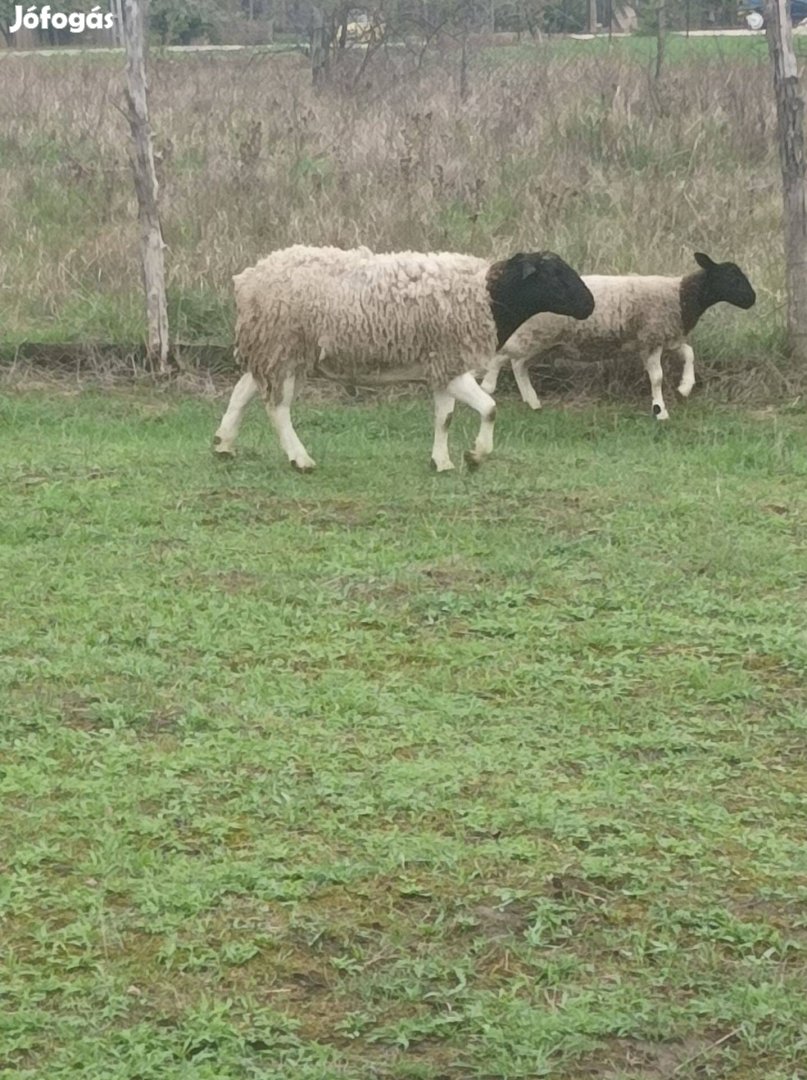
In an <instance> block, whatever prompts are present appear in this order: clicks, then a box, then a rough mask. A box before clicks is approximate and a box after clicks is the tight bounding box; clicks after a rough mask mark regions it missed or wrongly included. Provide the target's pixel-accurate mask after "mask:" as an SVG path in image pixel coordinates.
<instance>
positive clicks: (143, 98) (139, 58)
mask: <svg viewBox="0 0 807 1080" xmlns="http://www.w3.org/2000/svg"><path fill="white" fill-rule="evenodd" d="M123 26H124V30H123V36H124V43H125V45H126V84H127V85H126V90H125V96H126V106H127V115H128V119H129V127H130V128H131V132H132V145H131V147H130V150H129V157H130V160H131V163H132V172H133V173H134V183H135V192H136V193H137V216H138V221H139V222H140V252H141V257H142V261H143V285H144V288H145V291H146V317H147V320H148V344H147V353H148V359H149V362H150V363H151V365H152V366H154V365H156V368H157V371H158V372H159V373H160V374H161V375H166V374H167V373H168V370H169V369H168V309H167V305H166V299H165V263H164V260H163V248H164V246H165V245H164V244H163V235H162V229H161V228H160V215H159V208H158V205H157V194H158V190H159V189H158V184H157V173H156V171H155V169H154V149H153V146H152V140H151V125H150V124H149V111H148V83H147V81H146V54H147V51H148V0H124V19H123Z"/></svg>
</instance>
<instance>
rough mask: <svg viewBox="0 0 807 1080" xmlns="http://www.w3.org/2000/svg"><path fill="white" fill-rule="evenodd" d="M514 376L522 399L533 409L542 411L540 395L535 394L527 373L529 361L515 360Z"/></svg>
mask: <svg viewBox="0 0 807 1080" xmlns="http://www.w3.org/2000/svg"><path fill="white" fill-rule="evenodd" d="M513 375H514V376H515V379H516V386H518V391H519V393H520V394H521V398H522V400H523V401H524V402H526V404H527V405H529V407H530V408H531V409H540V408H541V402H540V400H539V398H538V395H537V394H536V393H535V389H534V388H533V385H532V383H531V382H530V376H529V372H528V371H527V361H526V360H525V359H523V360H513Z"/></svg>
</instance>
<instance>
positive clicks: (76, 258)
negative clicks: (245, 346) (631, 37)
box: [0, 49, 795, 389]
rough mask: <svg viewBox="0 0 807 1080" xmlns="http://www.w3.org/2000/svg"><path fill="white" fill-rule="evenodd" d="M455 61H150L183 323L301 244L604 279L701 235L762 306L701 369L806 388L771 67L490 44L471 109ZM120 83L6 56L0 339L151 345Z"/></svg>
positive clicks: (196, 329) (222, 311)
mask: <svg viewBox="0 0 807 1080" xmlns="http://www.w3.org/2000/svg"><path fill="white" fill-rule="evenodd" d="M511 56H512V59H511V58H510V57H511ZM447 63H448V61H447V60H446V59H445V57H444V58H442V60H441V59H439V58H435V59H434V61H432V62H431V63H429V64H427V65H425V66H423V67H422V68H421V69H420V70H414V69H413V68H411V67H410V66H409V65H408V62H407V61H406V60H405V58H403V57H400V58H396V57H394V56H392V57H388V58H386V59H383V60H381V59H379V60H377V61H375V62H374V63H373V64H371V65H369V66H368V68H367V70H366V71H365V72H364V74H363V75H361V76H360V77H357V68H356V67H351V66H350V64H351V61H350V60H348V61H347V64H346V66H344V67H343V68H342V70H341V71H339V72H337V78H336V80H335V82H334V85H333V86H332V87H331V88H329V89H328V91H327V92H325V93H321V94H319V95H317V94H315V93H314V91H313V90H312V88H311V86H310V78H309V73H308V70H307V67H306V64H305V61H304V59H303V58H302V57H301V56H296V55H286V56H272V55H265V54H264V55H252V56H248V55H232V54H229V55H226V56H215V55H198V56H182V57H176V56H174V57H160V56H155V57H154V58H153V64H152V76H151V85H152V106H151V107H152V121H153V125H154V129H155V145H156V152H157V159H158V167H159V171H160V176H161V182H162V205H163V219H164V232H165V239H166V242H167V245H168V252H167V265H168V271H169V292H170V297H171V319H172V329H173V333H174V335H175V336H177V337H178V338H179V339H181V340H187V341H204V340H208V341H210V340H213V341H222V342H224V341H227V340H229V337H230V334H231V309H230V304H231V300H230V286H231V282H230V279H231V275H232V274H233V273H236V272H238V271H239V270H240V269H242V268H243V267H244V266H246V265H248V264H250V263H252V262H254V261H255V260H256V259H257V258H259V257H260V256H262V255H264V254H265V253H266V252H268V251H269V250H271V249H272V248H276V247H280V246H283V245H285V244H289V243H295V242H305V243H313V244H339V245H352V244H357V243H363V244H367V245H369V246H370V247H373V248H377V249H379V250H391V249H402V248H411V249H457V250H463V251H469V252H473V253H476V254H479V255H483V256H502V255H505V254H507V253H510V252H513V251H515V250H518V249H535V248H552V249H554V250H557V251H559V252H560V253H561V254H563V255H564V257H566V258H567V259H568V260H569V261H570V262H571V263H572V264H573V265H575V266H576V267H579V268H581V269H582V270H583V271H588V272H603V273H608V272H640V273H641V272H644V273H659V272H661V273H679V272H683V271H687V270H689V269H690V268H691V267H692V266H693V263H692V257H691V254H692V251H693V250H705V251H707V252H709V253H710V254H711V255H712V256H713V257H714V258H717V259H727V258H732V259H734V260H735V261H737V262H738V263H739V264H740V265H741V266H742V267H743V268H745V269H746V270H747V272H748V273H749V275H750V277H751V279H752V281H753V282H754V284H755V286H756V287H757V290H758V295H759V301H758V304H757V307H756V308H755V309H754V310H753V311H752V312H750V313H742V312H737V311H735V310H733V309H725V310H722V309H718V310H715V311H714V312H710V313H709V315H708V316H707V317H706V318H705V319H704V322H703V325H702V327H700V328H698V330H697V331H696V338H695V344H696V348H697V351H698V354H699V360H700V364H701V368H702V370H703V367H704V365H708V366H711V367H712V368H713V369H716V370H719V369H720V368H723V367H725V366H726V365H731V367H732V368H733V369H734V370H740V369H742V370H744V371H747V372H748V373H749V377H750V378H751V381H752V382H753V381H754V380H757V381H760V380H761V381H762V382H764V384H765V385H766V387H769V388H772V389H776V387H777V386H780V387H782V388H784V387H785V385H786V384H788V383H792V380H793V378H794V377H795V376H794V373H793V372H789V371H788V369H787V365H786V364H785V363H784V361H782V359H781V355H780V353H781V344H782V325H783V312H782V308H783V262H782V243H781V239H780V192H779V180H778V163H777V158H776V145H775V114H774V109H773V103H772V95H771V92H770V87H769V75H768V71H767V65H766V64H765V63H764V61H763V60H760V62H759V63H755V62H751V63H749V62H748V61H747V59H743V60H741V61H739V60H734V61H721V60H718V59H713V60H710V59H708V58H704V57H699V58H697V59H693V60H684V61H680V62H678V63H676V64H675V65H671V66H670V68H669V69H668V71H667V73H666V75H665V77H664V78H663V79H662V80H661V81H660V82H659V83H658V84H656V83H654V81H653V80H651V79H650V77H649V75H648V72H647V70H646V69H645V67H644V66H643V65H642V64H641V63H640V62H637V61H636V60H635V59H632V58H631V56H630V55H629V54H628V53H626V52H625V51H624V50H623V51H620V50H616V49H615V50H612V51H610V52H606V51H599V52H598V53H597V54H594V55H585V54H583V55H577V56H569V55H560V54H553V52H552V51H551V50H549V51H547V50H545V49H539V50H536V51H535V52H534V53H533V52H531V51H530V50H512V52H511V53H509V52H508V50H504V49H500V50H496V51H487V52H484V51H483V52H480V53H478V54H477V55H476V57H475V58H474V64H473V77H472V80H471V92H470V96H469V98H468V100H467V101H466V102H465V103H461V102H460V101H459V98H458V94H457V90H456V86H455V80H454V78H453V76H452V73H451V71H450V70H449V69H448V67H447V66H446V64H447ZM452 63H453V61H452ZM120 85H121V79H120V74H119V72H118V71H117V70H116V69H115V68H114V67H112V66H110V64H109V63H108V62H107V61H100V60H97V59H96V60H94V59H91V58H86V59H75V58H70V59H66V58H55V59H51V60H48V61H46V60H45V59H44V58H35V57H34V58H27V59H26V58H23V57H18V58H14V57H12V58H8V59H6V60H5V61H4V62H3V63H0V131H2V132H3V134H2V135H0V155H2V167H0V313H1V314H0V318H2V323H3V326H4V331H3V336H4V337H5V338H6V340H8V341H11V342H19V341H22V340H51V341H64V340H70V341H110V340H112V341H114V340H120V341H135V340H137V339H139V338H140V337H142V334H143V325H142V313H141V299H140V276H139V265H138V249H137V236H136V224H135V222H136V209H135V205H134V199H133V194H132V185H131V183H130V177H129V171H128V162H127V128H126V124H125V121H124V118H123V116H122V115H121V114H120V112H119V111H118V109H117V108H116V106H117V105H119V104H120V100H121V99H120Z"/></svg>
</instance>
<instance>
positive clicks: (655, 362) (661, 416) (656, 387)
mask: <svg viewBox="0 0 807 1080" xmlns="http://www.w3.org/2000/svg"><path fill="white" fill-rule="evenodd" d="M644 367H645V371H646V372H647V374H648V376H649V378H650V392H651V394H652V395H653V415H654V416H655V418H656V419H657V420H669V418H670V414H669V413H668V412H667V406H666V405H665V404H664V397H663V396H662V393H661V380H662V377H663V372H662V368H661V349H660V348H658V349H655V350H654V351H653V352H652V353H651V354H650V356H648V358H647V359H646V360H645V362H644Z"/></svg>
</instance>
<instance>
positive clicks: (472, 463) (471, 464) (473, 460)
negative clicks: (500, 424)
mask: <svg viewBox="0 0 807 1080" xmlns="http://www.w3.org/2000/svg"><path fill="white" fill-rule="evenodd" d="M465 464H466V465H467V466H468V468H469V469H470V470H471V472H475V471H476V470H477V469H478V468H479V466H480V465H481V464H482V458H479V457H477V456H476V454H475V453H474V452H473V450H466V451H465Z"/></svg>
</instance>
